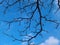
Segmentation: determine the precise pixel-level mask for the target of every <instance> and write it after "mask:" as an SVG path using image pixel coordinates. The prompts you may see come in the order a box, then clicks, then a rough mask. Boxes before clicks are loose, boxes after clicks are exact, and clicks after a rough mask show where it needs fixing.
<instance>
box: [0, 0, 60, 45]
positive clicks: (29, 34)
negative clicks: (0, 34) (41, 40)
mask: <svg viewBox="0 0 60 45" xmlns="http://www.w3.org/2000/svg"><path fill="white" fill-rule="evenodd" d="M10 1H11V2H10ZM54 1H55V0H2V1H0V5H2V7H4V10H3V13H4V15H5V16H6V14H7V12H9V9H11V8H12V7H13V8H14V6H16V5H17V6H16V9H17V11H18V12H19V13H20V15H19V16H18V17H16V18H14V19H12V20H11V21H6V20H1V21H2V22H6V23H7V24H8V26H9V27H8V30H7V31H9V29H10V27H11V25H12V24H13V23H17V22H18V23H19V27H21V25H24V28H23V29H17V31H18V32H19V33H20V34H19V37H20V39H19V38H15V37H14V35H13V34H12V35H9V34H8V33H6V32H4V34H5V35H7V36H9V37H11V38H13V39H14V40H13V41H21V42H27V43H28V45H35V44H32V43H31V41H32V40H33V39H35V38H36V37H39V36H42V32H47V33H48V31H47V30H45V29H44V26H45V23H46V22H52V23H53V24H55V25H56V28H58V26H59V24H60V22H58V21H57V20H55V19H51V18H53V17H51V18H49V16H50V15H49V14H50V13H51V12H52V9H54ZM57 5H58V6H59V9H60V2H59V0H58V4H57ZM14 11H15V9H14ZM44 13H45V14H44ZM22 15H23V16H22ZM23 22H24V23H23ZM22 23H23V24H22ZM17 35H18V34H17ZM21 37H24V38H21Z"/></svg>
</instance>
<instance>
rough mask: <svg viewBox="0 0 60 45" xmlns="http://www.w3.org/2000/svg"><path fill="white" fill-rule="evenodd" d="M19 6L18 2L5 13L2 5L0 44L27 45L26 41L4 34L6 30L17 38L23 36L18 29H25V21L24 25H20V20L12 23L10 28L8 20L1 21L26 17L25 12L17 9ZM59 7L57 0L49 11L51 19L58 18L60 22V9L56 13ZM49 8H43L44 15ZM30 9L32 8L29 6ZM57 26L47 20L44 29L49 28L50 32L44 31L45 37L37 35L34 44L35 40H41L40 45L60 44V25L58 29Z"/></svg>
mask: <svg viewBox="0 0 60 45" xmlns="http://www.w3.org/2000/svg"><path fill="white" fill-rule="evenodd" d="M0 1H1V0H0ZM44 1H45V0H44ZM44 1H43V2H44ZM48 2H49V1H48ZM45 4H46V5H47V4H48V3H45ZM17 7H18V4H16V5H15V6H14V7H11V9H9V10H7V13H6V14H3V10H4V7H2V5H0V45H27V44H26V43H21V42H20V41H13V39H12V38H10V37H8V36H6V35H4V34H3V32H6V33H7V34H10V35H14V36H15V37H16V38H21V37H19V32H18V31H17V30H19V29H20V30H22V29H24V21H23V22H22V25H20V26H19V23H18V22H16V23H15V22H14V23H12V24H11V26H10V29H8V28H9V26H8V24H7V23H6V22H3V21H1V20H6V21H11V20H13V19H14V18H17V17H19V16H21V17H26V14H25V13H22V15H21V14H20V12H18V11H17V9H16V8H17ZM57 8H58V6H57V0H55V2H54V9H53V10H52V11H51V13H49V17H52V18H51V19H56V20H58V22H60V10H58V11H57V13H56V14H54V12H55V11H56V10H57ZM48 9H49V8H47V10H46V11H44V9H42V13H43V15H45V14H47V13H48ZM15 10H16V11H15ZM28 10H30V9H29V8H28ZM49 17H48V18H49ZM37 18H38V16H37V12H36V13H35V19H37ZM32 24H33V23H32ZM33 25H34V24H33ZM55 27H56V24H54V23H51V22H47V21H46V24H45V26H44V29H45V30H47V31H48V33H46V32H42V35H43V37H41V36H40V37H36V38H35V39H33V42H32V44H33V43H35V42H36V43H38V42H39V43H38V44H39V45H60V35H59V34H60V26H59V27H58V28H57V29H56V28H55ZM32 29H33V28H32ZM32 29H31V30H32ZM7 30H8V31H7ZM29 35H33V34H31V33H30V34H29ZM23 38H25V37H23ZM37 40H38V41H37Z"/></svg>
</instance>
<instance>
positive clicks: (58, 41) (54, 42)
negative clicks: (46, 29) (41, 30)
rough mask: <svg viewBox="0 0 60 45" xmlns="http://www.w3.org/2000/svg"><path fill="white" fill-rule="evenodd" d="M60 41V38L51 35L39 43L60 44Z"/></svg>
mask: <svg viewBox="0 0 60 45" xmlns="http://www.w3.org/2000/svg"><path fill="white" fill-rule="evenodd" d="M59 43H60V40H58V39H56V38H55V37H53V36H51V37H49V39H47V40H46V41H45V42H44V43H41V44H39V45H59Z"/></svg>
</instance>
